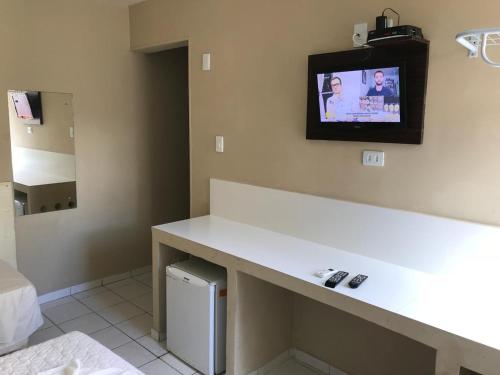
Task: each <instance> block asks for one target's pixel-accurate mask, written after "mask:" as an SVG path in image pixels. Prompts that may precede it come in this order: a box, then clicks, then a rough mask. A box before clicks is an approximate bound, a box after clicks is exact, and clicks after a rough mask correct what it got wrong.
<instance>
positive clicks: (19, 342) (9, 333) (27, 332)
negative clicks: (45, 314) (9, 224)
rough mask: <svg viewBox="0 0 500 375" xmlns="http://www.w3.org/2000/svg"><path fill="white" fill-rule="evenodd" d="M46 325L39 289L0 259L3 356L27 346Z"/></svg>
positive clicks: (0, 339)
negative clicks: (30, 339) (39, 298)
mask: <svg viewBox="0 0 500 375" xmlns="http://www.w3.org/2000/svg"><path fill="white" fill-rule="evenodd" d="M42 324H43V319H42V314H41V312H40V306H39V305H38V298H37V295H36V289H35V287H34V286H33V284H31V282H30V281H29V280H28V279H26V278H25V277H24V276H23V275H22V274H20V273H19V272H17V271H16V270H15V269H14V268H12V267H11V266H10V265H9V264H7V263H6V262H4V261H2V260H0V354H4V353H8V352H10V351H12V350H16V349H19V347H22V346H23V345H25V344H26V343H27V340H28V337H29V336H31V335H32V334H33V332H35V331H36V330H37V329H38V328H39V327H40V326H41V325H42Z"/></svg>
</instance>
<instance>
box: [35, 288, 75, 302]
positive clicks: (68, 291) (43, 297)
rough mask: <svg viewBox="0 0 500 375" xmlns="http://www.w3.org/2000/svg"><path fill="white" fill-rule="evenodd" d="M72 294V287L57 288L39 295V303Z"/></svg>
mask: <svg viewBox="0 0 500 375" xmlns="http://www.w3.org/2000/svg"><path fill="white" fill-rule="evenodd" d="M69 295H71V288H64V289H59V290H55V291H53V292H50V293H45V294H43V295H41V296H38V303H39V304H40V305H41V304H42V303H46V302H50V301H55V300H56V299H60V298H64V297H67V296H69Z"/></svg>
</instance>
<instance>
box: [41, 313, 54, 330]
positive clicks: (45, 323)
mask: <svg viewBox="0 0 500 375" xmlns="http://www.w3.org/2000/svg"><path fill="white" fill-rule="evenodd" d="M42 318H43V325H42V326H41V327H40V329H45V328H50V327H52V326H53V325H54V323H52V322H51V321H50V319H49V318H47V317H46V316H45V315H43V314H42Z"/></svg>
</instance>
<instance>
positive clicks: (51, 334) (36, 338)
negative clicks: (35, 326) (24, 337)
mask: <svg viewBox="0 0 500 375" xmlns="http://www.w3.org/2000/svg"><path fill="white" fill-rule="evenodd" d="M62 334H64V332H63V331H62V330H61V329H60V328H59V327H56V326H52V327H49V328H46V329H42V330H39V331H36V332H35V333H34V334H32V335H31V336H30V338H29V342H28V345H29V346H31V345H36V344H39V343H41V342H44V341H47V340H50V339H53V338H56V337H58V336H61V335H62Z"/></svg>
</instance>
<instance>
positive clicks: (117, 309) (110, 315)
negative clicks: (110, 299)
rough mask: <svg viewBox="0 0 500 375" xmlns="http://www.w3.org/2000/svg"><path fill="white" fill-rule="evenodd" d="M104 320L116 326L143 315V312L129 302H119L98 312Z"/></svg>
mask: <svg viewBox="0 0 500 375" xmlns="http://www.w3.org/2000/svg"><path fill="white" fill-rule="evenodd" d="M98 313H99V315H101V316H102V317H103V318H104V319H106V320H107V321H108V322H110V323H112V324H117V323H120V322H123V321H125V320H128V319H131V318H133V317H134V316H137V315H141V314H143V313H144V311H143V310H141V309H140V308H138V307H137V306H135V305H133V304H131V303H130V302H121V303H119V304H117V305H114V306H111V307H108V308H106V309H104V310H101V311H99V312H98Z"/></svg>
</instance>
